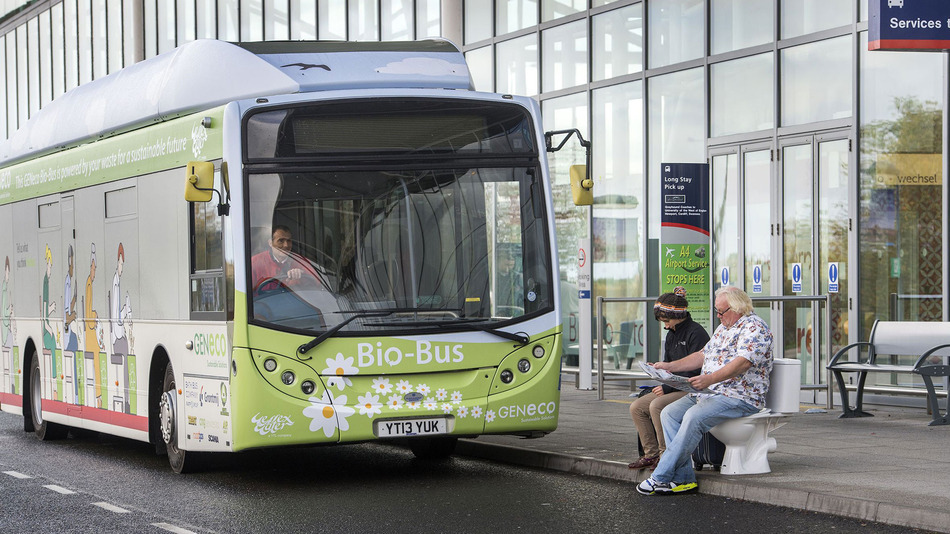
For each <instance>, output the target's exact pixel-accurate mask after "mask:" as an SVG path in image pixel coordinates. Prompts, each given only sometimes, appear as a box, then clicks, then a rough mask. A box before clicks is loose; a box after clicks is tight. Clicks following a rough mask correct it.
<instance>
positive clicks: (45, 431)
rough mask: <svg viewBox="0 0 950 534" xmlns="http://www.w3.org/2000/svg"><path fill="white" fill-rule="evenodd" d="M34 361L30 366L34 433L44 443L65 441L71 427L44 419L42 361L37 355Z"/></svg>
mask: <svg viewBox="0 0 950 534" xmlns="http://www.w3.org/2000/svg"><path fill="white" fill-rule="evenodd" d="M32 360H33V362H32V363H31V364H30V418H31V420H32V421H33V432H34V433H35V434H36V437H38V438H40V439H41V440H43V441H49V440H53V439H63V438H65V437H66V434H67V433H68V432H69V427H67V426H64V425H61V424H59V423H53V422H50V421H47V420H46V419H44V418H43V377H42V375H40V359H39V357H38V356H37V355H36V353H33V358H32ZM24 416H25V415H24Z"/></svg>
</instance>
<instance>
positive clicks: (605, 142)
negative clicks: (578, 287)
mask: <svg viewBox="0 0 950 534" xmlns="http://www.w3.org/2000/svg"><path fill="white" fill-rule="evenodd" d="M591 107H592V115H593V117H592V119H593V138H594V139H598V140H599V142H598V143H597V144H595V145H594V157H593V160H594V175H595V177H596V180H597V188H598V190H599V192H600V193H599V194H598V196H599V198H598V201H597V206H596V208H595V210H594V259H595V260H596V261H597V262H599V263H598V264H597V265H598V267H595V275H596V277H597V281H598V283H600V284H603V287H605V290H604V292H603V294H604V296H615V295H625V296H627V295H643V294H644V291H645V284H644V281H643V260H642V258H643V239H642V236H643V235H644V234H643V232H644V226H643V209H644V205H643V201H642V199H643V191H644V183H643V82H632V83H626V84H622V85H615V86H612V87H607V88H604V89H599V90H597V91H594V95H593V105H592V106H591ZM612 310H615V311H613V312H612V313H618V315H616V316H617V317H623V318H624V319H633V318H638V319H642V318H643V317H642V312H643V306H642V305H639V304H629V303H627V304H623V305H621V306H614V307H613V308H612ZM608 317H609V316H608ZM617 324H619V322H618V323H617Z"/></svg>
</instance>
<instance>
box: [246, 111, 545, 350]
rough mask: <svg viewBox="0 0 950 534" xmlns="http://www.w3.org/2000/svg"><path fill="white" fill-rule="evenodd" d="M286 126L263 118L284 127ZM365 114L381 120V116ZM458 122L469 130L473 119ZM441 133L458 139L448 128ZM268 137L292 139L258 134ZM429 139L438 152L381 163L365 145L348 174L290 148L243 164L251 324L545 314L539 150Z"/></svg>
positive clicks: (323, 327) (442, 324)
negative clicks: (528, 152) (516, 152)
mask: <svg viewBox="0 0 950 534" xmlns="http://www.w3.org/2000/svg"><path fill="white" fill-rule="evenodd" d="M337 111H339V109H338V108H337ZM362 111H364V112H365V110H362ZM400 112H401V113H404V112H405V109H402V110H400ZM310 114H311V116H312V110H311V113H310ZM338 115H339V114H338ZM450 118H451V117H450V116H447V117H442V118H441V119H439V120H438V121H435V120H433V121H430V124H432V125H433V127H436V126H438V124H441V123H442V122H447V123H451V121H450V120H448V119H450ZM468 120H469V121H470V124H475V123H477V122H478V121H477V120H474V119H471V118H470V117H468ZM288 122H290V123H292V122H293V121H288V120H287V119H286V117H285V118H284V119H283V120H282V121H280V122H279V123H278V122H276V121H275V122H274V123H275V124H283V125H284V127H287V128H292V127H293V126H292V124H291V125H288ZM373 122H374V123H375V124H387V121H385V120H381V119H380V118H379V117H376V118H375V119H374V121H373ZM489 122H490V121H489ZM397 124H398V123H396V122H393V123H391V125H390V126H388V127H395V126H396V125H397ZM483 124H484V121H483ZM312 126H313V125H312V124H308V128H309V127H312ZM386 127H387V126H383V127H381V128H386ZM482 128H483V130H482V131H481V132H477V134H478V135H479V136H482V137H486V135H483V134H485V133H489V130H490V128H484V127H482ZM315 129H317V130H318V129H319V128H316V127H315ZM466 130H467V131H468V132H469V133H468V134H467V135H471V131H472V128H466ZM294 131H295V132H296V133H297V136H296V137H294V139H293V142H294V143H295V144H296V145H297V146H298V147H299V146H301V144H304V145H306V146H307V147H308V149H307V153H309V154H312V153H314V152H317V153H320V150H319V149H318V148H315V146H316V144H315V143H313V142H303V141H302V140H301V138H300V135H299V134H300V131H301V129H300V128H299V124H298V127H297V128H296V129H295V130H294ZM446 131H447V132H448V134H447V135H448V136H455V135H458V131H459V128H457V127H456V128H448V129H446ZM354 132H355V130H354ZM384 134H385V132H381V131H380V130H379V129H376V130H374V131H373V133H372V134H368V135H372V136H375V137H379V138H380V139H382V138H384V137H385V135H384ZM506 135H510V128H509V129H507V133H506ZM346 136H347V134H343V137H346ZM275 137H276V138H278V139H281V138H287V137H290V136H285V135H282V134H280V133H278V134H276V136H275V135H273V134H272V135H270V136H269V138H270V139H274V138H275ZM429 137H430V140H429V141H430V148H431V147H433V146H438V147H441V148H440V149H439V150H438V151H436V152H438V153H439V154H441V156H440V157H435V158H432V157H427V158H422V161H419V158H417V157H407V156H404V155H403V154H402V153H401V152H403V151H408V152H412V150H411V149H409V148H407V147H401V148H399V150H398V151H397V152H396V153H390V155H389V156H388V157H387V158H382V160H381V161H371V160H370V159H368V158H367V157H366V154H365V152H364V153H363V156H362V158H361V163H360V164H358V165H353V166H351V167H355V169H352V170H351V169H348V168H347V166H345V165H341V164H340V163H339V162H338V161H336V160H335V158H336V157H338V156H339V152H334V151H327V152H326V153H325V160H322V159H321V157H319V156H317V157H314V156H311V157H310V158H309V159H308V160H307V164H306V165H301V161H300V160H297V158H296V157H295V158H294V159H295V161H293V163H289V164H284V165H280V164H278V165H274V160H271V161H270V164H269V165H261V166H259V168H257V167H255V166H254V165H250V166H249V172H248V174H247V189H246V190H247V191H248V209H249V217H248V218H247V221H248V225H249V227H248V236H249V240H250V242H249V245H250V246H249V251H250V253H249V256H250V257H249V258H248V264H249V269H248V270H249V272H248V276H249V277H248V287H247V292H248V295H249V296H250V298H249V305H250V308H251V309H250V316H251V318H252V321H253V322H254V323H256V324H261V325H266V326H270V327H276V328H279V329H283V330H288V331H300V332H306V333H316V334H319V333H321V332H326V331H327V330H330V329H335V328H339V331H340V332H341V333H343V334H345V333H346V332H357V331H358V332H361V333H363V334H365V333H367V331H371V332H374V333H388V334H392V333H394V332H400V331H409V332H415V331H419V329H438V330H444V329H450V328H452V327H453V325H456V324H457V326H458V327H459V328H464V327H466V325H472V324H476V323H477V324H478V325H481V326H484V325H486V324H498V323H503V322H507V321H514V320H518V319H520V318H523V317H527V316H531V315H534V314H537V313H542V312H545V311H551V310H553V305H554V304H553V289H552V280H551V279H550V275H549V273H550V272H551V265H550V261H551V260H550V247H549V243H548V235H547V232H546V225H545V222H544V195H543V185H542V183H543V182H542V179H541V175H540V173H541V169H540V167H539V166H538V165H537V160H536V159H534V160H532V159H530V158H525V157H523V156H521V157H517V158H513V157H512V152H511V150H509V149H507V148H506V149H504V150H500V151H494V152H493V151H492V150H485V149H484V148H482V149H479V150H478V151H475V156H474V157H473V156H470V155H467V154H464V152H465V151H466V150H471V145H463V144H459V143H452V142H435V143H432V142H431V137H432V136H429ZM522 139H523V137H522ZM402 141H403V142H405V141H406V138H402ZM359 142H360V143H361V144H362V146H363V147H365V145H367V144H369V141H367V140H366V139H361V140H359ZM334 143H335V145H337V146H338V147H344V148H342V151H343V152H346V150H345V146H347V145H349V144H348V143H346V139H340V138H336V139H334ZM252 144H253V141H251V140H249V145H252ZM353 144H355V143H353ZM482 144H483V145H484V144H485V143H484V142H483V143H482ZM488 144H490V143H488ZM503 144H504V145H506V147H510V145H511V143H510V142H506V143H503ZM277 145H280V141H279V140H278V141H277ZM363 150H365V148H363ZM276 152H277V153H280V152H282V150H281V149H280V148H279V146H278V148H277V149H276ZM496 152H501V154H502V155H501V156H499V155H498V154H497V153H496ZM268 153H272V152H270V151H269V150H268ZM283 153H285V154H286V153H287V152H286V151H283ZM298 153H299V152H298ZM428 153H429V154H432V151H431V150H430V151H429V152H428ZM460 155H464V156H465V157H460ZM276 159H279V158H276ZM462 163H464V165H463V164H462ZM367 312H374V313H367ZM355 316H358V317H355ZM343 323H346V324H343ZM341 324H343V326H342V328H340V325H341Z"/></svg>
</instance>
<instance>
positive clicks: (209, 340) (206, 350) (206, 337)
mask: <svg viewBox="0 0 950 534" xmlns="http://www.w3.org/2000/svg"><path fill="white" fill-rule="evenodd" d="M194 347H195V349H194V350H195V354H197V355H198V356H221V357H225V356H227V355H228V340H227V338H226V337H225V336H224V334H195V337H194Z"/></svg>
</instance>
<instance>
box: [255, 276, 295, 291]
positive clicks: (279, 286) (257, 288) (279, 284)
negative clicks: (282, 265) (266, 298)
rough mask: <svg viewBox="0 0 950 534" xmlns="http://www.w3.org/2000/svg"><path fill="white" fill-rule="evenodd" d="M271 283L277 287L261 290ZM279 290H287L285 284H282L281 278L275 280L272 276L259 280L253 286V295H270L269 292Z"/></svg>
mask: <svg viewBox="0 0 950 534" xmlns="http://www.w3.org/2000/svg"><path fill="white" fill-rule="evenodd" d="M271 283H274V284H277V287H274V288H271V289H266V290H265V289H263V287H264V286H266V285H267V284H271ZM280 289H284V290H286V289H288V288H287V284H285V283H284V280H283V279H281V278H275V277H273V276H270V277H267V278H265V279H263V280H261V281H260V282H259V283H258V284H257V285H256V286H254V294H255V295H260V294H262V293H270V292H271V291H277V290H280Z"/></svg>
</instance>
